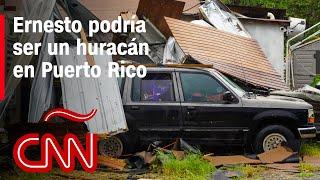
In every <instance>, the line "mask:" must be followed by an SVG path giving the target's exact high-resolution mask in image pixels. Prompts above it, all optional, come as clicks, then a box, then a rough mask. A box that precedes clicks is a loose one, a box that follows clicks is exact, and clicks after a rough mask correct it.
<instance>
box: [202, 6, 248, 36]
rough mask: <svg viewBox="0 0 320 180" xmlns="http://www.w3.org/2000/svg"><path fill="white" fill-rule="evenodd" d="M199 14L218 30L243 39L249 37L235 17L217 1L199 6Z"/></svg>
mask: <svg viewBox="0 0 320 180" xmlns="http://www.w3.org/2000/svg"><path fill="white" fill-rule="evenodd" d="M200 12H201V14H202V16H203V17H204V19H206V20H207V21H208V22H210V23H211V25H213V26H214V27H215V28H217V29H219V30H222V31H225V32H229V33H232V34H236V35H240V36H243V37H251V36H250V34H249V33H248V32H247V31H246V30H245V28H244V27H243V25H242V24H241V22H240V21H239V20H238V19H237V18H236V16H235V15H233V14H232V12H231V11H230V10H229V9H228V7H226V6H225V5H224V4H223V3H221V2H220V1H219V0H211V1H208V2H207V1H206V3H205V4H203V5H201V6H200Z"/></svg>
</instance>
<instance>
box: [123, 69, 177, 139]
mask: <svg viewBox="0 0 320 180" xmlns="http://www.w3.org/2000/svg"><path fill="white" fill-rule="evenodd" d="M129 87H131V88H130V89H131V90H130V91H129V93H127V102H126V104H125V106H124V108H125V112H126V114H127V119H128V117H129V119H130V120H129V121H130V122H129V123H131V124H132V125H130V124H129V129H130V128H132V126H134V129H135V130H136V131H137V133H138V134H139V137H140V140H142V141H145V142H147V143H150V142H151V141H156V140H170V141H171V140H172V138H176V137H178V136H179V135H180V132H181V123H182V115H181V106H180V100H179V95H178V93H177V91H178V90H177V83H176V76H175V74H174V71H167V72H163V71H161V72H152V71H149V70H148V73H147V75H146V77H145V78H143V79H141V78H138V77H136V78H133V79H130V80H129ZM127 121H128V120H127ZM130 126H131V127H130ZM130 130H132V129H130Z"/></svg>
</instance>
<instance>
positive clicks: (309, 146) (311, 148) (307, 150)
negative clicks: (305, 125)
mask: <svg viewBox="0 0 320 180" xmlns="http://www.w3.org/2000/svg"><path fill="white" fill-rule="evenodd" d="M300 153H301V155H304V156H314V157H320V143H316V142H315V143H304V144H302V145H301V149H300Z"/></svg>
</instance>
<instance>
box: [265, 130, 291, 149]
mask: <svg viewBox="0 0 320 180" xmlns="http://www.w3.org/2000/svg"><path fill="white" fill-rule="evenodd" d="M282 142H287V139H286V138H285V137H284V136H283V135H281V134H279V133H272V134H269V135H268V136H266V137H265V138H264V140H263V150H264V151H270V150H271V149H275V148H277V147H278V146H280V145H281V144H282Z"/></svg>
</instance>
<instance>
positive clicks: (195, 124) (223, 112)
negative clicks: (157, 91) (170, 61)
mask: <svg viewBox="0 0 320 180" xmlns="http://www.w3.org/2000/svg"><path fill="white" fill-rule="evenodd" d="M177 77H178V85H179V90H180V94H181V96H180V98H181V105H182V114H183V127H182V137H183V138H184V139H186V140H189V141H195V142H200V143H203V144H208V143H209V144H216V145H221V144H224V142H225V143H242V137H243V128H242V127H240V126H241V121H242V120H243V118H244V116H245V113H244V112H242V105H241V102H240V101H239V100H238V98H237V97H236V96H235V95H234V94H231V95H232V96H233V98H234V101H233V102H227V101H225V100H224V98H223V97H224V94H226V93H227V92H228V93H232V92H231V91H230V90H229V89H228V88H227V87H226V86H225V85H223V84H222V83H221V82H220V81H219V80H218V79H217V78H215V77H214V76H213V75H212V74H210V73H206V72H196V71H186V72H180V73H177ZM199 140H202V141H199Z"/></svg>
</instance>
